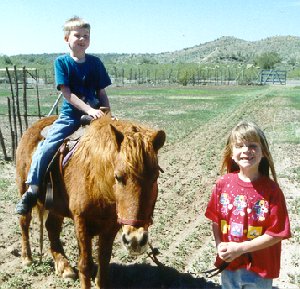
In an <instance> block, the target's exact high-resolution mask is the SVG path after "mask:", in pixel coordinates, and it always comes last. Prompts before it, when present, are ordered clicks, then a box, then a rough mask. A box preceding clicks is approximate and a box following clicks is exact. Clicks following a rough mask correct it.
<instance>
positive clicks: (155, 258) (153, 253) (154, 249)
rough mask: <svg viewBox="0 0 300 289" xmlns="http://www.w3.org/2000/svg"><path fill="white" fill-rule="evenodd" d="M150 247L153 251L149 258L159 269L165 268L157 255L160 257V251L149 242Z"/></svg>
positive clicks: (149, 253)
mask: <svg viewBox="0 0 300 289" xmlns="http://www.w3.org/2000/svg"><path fill="white" fill-rule="evenodd" d="M148 245H149V248H150V250H151V252H148V253H147V255H148V257H149V258H150V259H151V260H152V261H153V262H154V263H155V264H156V265H157V266H158V267H159V268H162V267H164V264H163V263H161V262H160V261H159V260H158V259H157V255H159V253H160V252H159V251H158V249H157V248H154V247H153V246H152V245H151V243H150V242H149V243H148Z"/></svg>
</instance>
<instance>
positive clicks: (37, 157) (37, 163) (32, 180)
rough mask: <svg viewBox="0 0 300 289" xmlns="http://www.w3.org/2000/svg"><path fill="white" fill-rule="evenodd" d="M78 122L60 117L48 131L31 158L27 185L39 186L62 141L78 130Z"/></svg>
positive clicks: (67, 117) (63, 116)
mask: <svg viewBox="0 0 300 289" xmlns="http://www.w3.org/2000/svg"><path fill="white" fill-rule="evenodd" d="M79 125H80V122H79V120H74V119H72V118H70V117H69V116H65V115H60V116H59V118H58V119H57V120H56V121H55V122H54V123H53V125H52V127H51V128H50V129H49V132H48V135H47V137H46V139H45V140H43V141H41V142H40V143H39V144H38V146H37V149H36V151H35V152H34V154H33V156H32V163H31V167H30V170H29V173H28V176H27V181H26V183H27V184H30V185H37V186H39V185H40V183H41V181H42V178H43V177H44V175H45V173H46V170H47V168H48V165H49V163H50V161H51V160H52V158H53V156H54V155H55V153H56V152H57V150H58V148H59V147H60V145H61V144H62V143H63V141H64V139H65V138H66V137H68V136H69V135H71V134H72V133H73V132H74V131H75V130H77V129H78V128H79Z"/></svg>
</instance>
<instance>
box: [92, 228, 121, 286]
mask: <svg viewBox="0 0 300 289" xmlns="http://www.w3.org/2000/svg"><path fill="white" fill-rule="evenodd" d="M118 230H119V227H114V228H111V229H110V230H108V231H107V232H105V233H102V234H101V235H100V236H99V247H98V271H97V276H96V279H95V283H96V288H101V289H104V288H110V282H109V263H110V259H111V253H112V247H113V242H114V239H115V237H116V234H117V232H118Z"/></svg>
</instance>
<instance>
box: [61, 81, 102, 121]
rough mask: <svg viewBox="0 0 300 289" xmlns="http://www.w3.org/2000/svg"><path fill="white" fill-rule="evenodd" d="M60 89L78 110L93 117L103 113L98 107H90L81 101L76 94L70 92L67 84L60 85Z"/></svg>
mask: <svg viewBox="0 0 300 289" xmlns="http://www.w3.org/2000/svg"><path fill="white" fill-rule="evenodd" d="M60 90H61V92H62V94H63V95H64V97H65V99H66V100H67V101H68V102H70V103H71V104H72V105H74V106H75V107H76V108H78V109H79V110H81V111H83V112H85V113H86V114H88V115H90V116H92V117H93V118H99V117H101V116H102V115H104V113H103V112H102V111H101V110H100V109H94V108H92V107H91V106H89V105H88V104H86V103H85V102H84V101H82V100H81V99H80V98H79V97H78V96H77V95H75V94H74V93H72V92H71V90H70V88H69V87H68V86H65V85H61V86H60Z"/></svg>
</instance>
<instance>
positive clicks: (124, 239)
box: [122, 234, 129, 245]
mask: <svg viewBox="0 0 300 289" xmlns="http://www.w3.org/2000/svg"><path fill="white" fill-rule="evenodd" d="M122 241H123V243H124V244H125V245H128V244H129V241H128V240H127V239H126V236H125V234H123V235H122Z"/></svg>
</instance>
